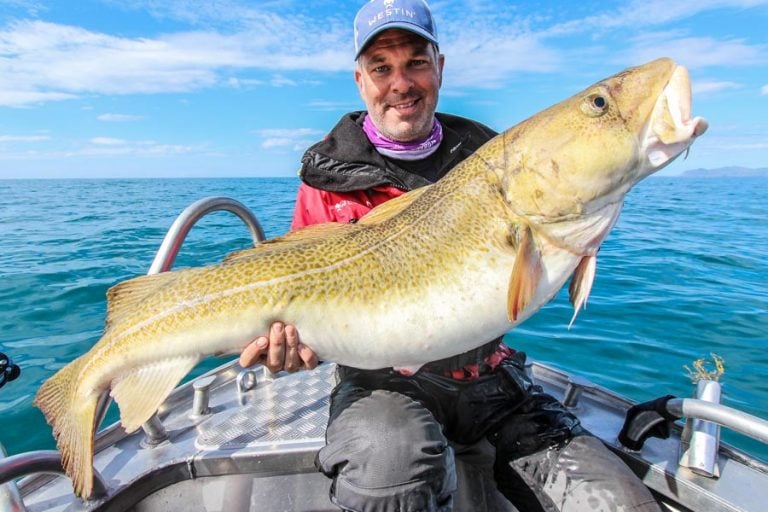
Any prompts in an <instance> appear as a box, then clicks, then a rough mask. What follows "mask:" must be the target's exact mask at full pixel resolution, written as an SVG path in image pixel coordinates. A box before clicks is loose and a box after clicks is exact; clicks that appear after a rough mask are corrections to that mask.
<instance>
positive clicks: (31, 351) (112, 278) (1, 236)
mask: <svg viewBox="0 0 768 512" xmlns="http://www.w3.org/2000/svg"><path fill="white" fill-rule="evenodd" d="M297 186H298V180H297V179H295V178H263V179H259V178H253V179H158V180H151V179H141V180H117V179H115V180H4V181H1V180H0V352H4V353H6V354H7V355H9V356H10V357H11V358H12V359H13V360H14V361H15V362H16V363H17V364H18V365H19V366H20V367H21V368H22V374H21V377H20V378H19V379H17V380H15V381H12V382H9V383H8V384H6V385H5V386H4V387H3V388H0V442H2V443H3V444H4V445H5V447H6V448H7V450H8V451H9V452H10V453H11V454H14V453H19V452H22V451H27V450H38V449H52V448H54V446H55V445H54V441H53V438H52V436H51V430H50V427H48V426H47V425H46V423H45V420H44V419H43V416H42V414H41V413H40V412H39V411H38V410H37V409H36V408H35V407H34V406H33V405H32V399H33V397H34V394H35V392H36V390H37V389H38V387H39V386H40V384H41V383H42V382H43V381H44V380H45V379H47V378H48V377H50V376H51V375H52V374H53V373H54V372H55V371H57V370H58V369H60V368H61V367H62V366H64V365H65V364H66V363H67V362H69V361H71V360H72V359H74V358H75V357H77V356H79V355H80V354H82V353H84V352H85V351H86V350H88V348H90V347H91V346H92V345H93V344H94V343H95V342H96V341H97V340H98V339H99V337H100V334H101V331H102V328H103V324H104V315H105V311H106V300H105V294H106V291H107V289H108V288H109V287H110V286H112V285H114V284H116V283H118V282H120V281H123V280H125V279H129V278H132V277H136V276H138V275H142V274H145V273H146V272H147V270H148V268H149V265H150V264H151V262H152V259H153V257H154V255H155V252H156V251H157V249H158V247H159V246H160V243H161V241H162V239H163V236H164V235H165V232H166V230H167V229H168V227H170V225H171V223H172V222H173V220H174V219H175V217H176V216H177V215H178V214H179V213H180V212H181V211H182V210H183V209H184V208H185V207H186V206H187V205H189V204H191V203H192V202H194V201H196V200H197V199H200V198H202V197H206V196H212V195H223V196H229V197H232V198H235V199H237V200H239V201H241V202H242V203H244V204H245V205H247V206H248V207H250V208H251V209H252V210H253V211H254V212H255V213H256V215H257V216H258V218H259V220H260V221H261V223H262V227H263V228H264V231H265V232H266V235H267V237H273V236H277V235H280V234H282V233H284V232H285V231H286V230H287V229H288V227H289V224H290V218H291V215H292V213H293V204H294V197H295V192H296V188H297ZM250 244H251V239H250V235H249V232H248V230H247V229H246V228H245V227H244V226H243V225H242V223H241V222H240V221H239V219H237V218H236V217H235V216H234V215H232V214H230V213H227V212H217V213H214V214H211V215H210V216H207V217H205V218H204V219H202V220H201V221H200V223H199V224H198V225H197V226H196V227H195V228H194V229H193V230H192V232H191V233H190V235H189V237H188V238H187V240H186V241H185V243H184V245H183V247H182V249H181V252H180V254H179V257H178V258H177V260H176V264H175V267H174V268H180V267H185V266H193V265H205V264H210V263H214V262H217V261H219V260H221V258H223V257H224V256H225V255H226V254H228V253H230V252H232V251H235V250H238V249H242V248H246V247H248V246H249V245H250ZM767 261H768V179H766V178H739V179H736V178H731V179H729V178H722V179H688V178H669V177H653V178H649V179H648V180H646V181H644V182H642V183H641V184H639V185H638V186H637V187H636V188H635V189H634V190H632V191H631V192H630V194H629V195H628V196H627V199H626V203H625V207H624V211H623V213H622V215H621V218H620V219H619V222H618V224H617V225H616V227H615V228H614V230H613V232H612V233H611V235H610V236H609V238H608V240H606V242H605V243H604V244H603V247H602V249H601V251H600V253H599V255H598V266H597V278H596V280H595V284H594V286H593V289H592V295H591V297H590V299H589V304H588V307H587V310H586V311H582V312H581V313H580V314H579V317H578V319H577V320H576V322H575V324H574V326H573V327H572V328H571V329H570V330H569V329H568V328H567V327H568V322H569V321H570V318H571V315H572V308H571V306H570V304H569V303H568V297H567V290H563V291H562V292H561V293H560V294H559V295H558V296H557V297H556V298H555V300H553V301H552V302H551V303H550V304H549V305H547V306H546V307H545V308H543V309H542V310H541V311H540V312H538V313H537V314H536V315H534V317H533V318H531V319H530V320H529V321H527V322H526V323H524V324H523V325H521V326H519V327H517V328H516V329H515V330H513V331H512V332H511V333H510V334H508V335H507V337H506V338H505V340H506V342H507V343H508V344H509V345H510V346H512V347H514V348H516V349H518V350H523V351H525V352H527V353H528V354H529V356H530V357H531V358H534V359H536V360H540V361H542V362H544V363H548V364H551V365H553V366H555V367H558V368H561V369H563V370H566V371H568V372H573V373H576V374H580V375H582V376H584V377H587V378H588V379H590V380H592V381H593V382H594V383H596V384H599V385H602V386H605V387H608V388H610V389H612V390H614V391H616V392H618V393H620V394H622V395H624V396H627V397H630V398H632V399H635V400H638V401H645V400H649V399H652V398H656V397H658V396H662V395H666V394H673V395H676V396H679V397H689V396H691V394H692V393H693V390H694V386H693V385H692V384H691V381H690V379H689V378H688V376H687V371H686V370H685V368H684V367H685V366H688V367H692V366H693V362H694V360H697V359H700V358H707V359H711V358H712V356H711V354H716V355H717V356H719V357H721V358H722V359H723V360H724V361H725V374H724V375H723V376H722V377H721V381H722V383H723V403H725V404H726V405H729V406H732V407H736V408H739V409H741V410H744V411H746V412H749V413H751V414H756V415H759V416H761V417H763V418H768V350H767V349H768V263H766V262H767ZM510 270H511V269H510ZM222 362H224V361H223V360H221V359H213V358H212V359H209V360H207V361H206V362H204V363H203V364H202V366H201V367H199V368H198V369H197V370H196V372H197V374H199V373H200V372H202V371H205V370H206V369H210V368H213V367H215V366H216V365H218V364H221V363H222ZM108 419H109V418H108ZM112 420H114V414H112ZM723 439H724V441H726V442H729V443H731V444H734V445H736V446H737V447H740V448H742V449H745V450H747V451H749V452H750V453H752V454H754V455H757V456H759V457H761V458H763V459H765V460H768V447H766V446H765V445H762V444H760V443H758V442H756V441H752V440H749V439H747V438H745V437H743V436H740V435H737V434H733V433H730V432H728V431H724V432H723Z"/></svg>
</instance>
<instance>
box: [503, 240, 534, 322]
mask: <svg viewBox="0 0 768 512" xmlns="http://www.w3.org/2000/svg"><path fill="white" fill-rule="evenodd" d="M517 238H518V240H517V253H516V255H515V265H514V267H513V268H512V275H511V276H510V278H509V289H508V291H507V317H508V319H509V321H510V322H515V321H516V320H517V318H518V316H519V315H520V312H522V311H523V310H524V309H525V307H526V306H527V305H528V303H529V302H530V301H531V299H533V296H534V294H535V293H536V288H537V287H538V286H539V280H540V279H541V254H540V252H539V249H538V248H537V247H536V242H535V241H534V239H533V232H532V231H531V228H530V227H529V226H526V227H524V228H523V229H521V230H520V231H519V232H518V237H517Z"/></svg>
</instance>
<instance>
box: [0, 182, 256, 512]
mask: <svg viewBox="0 0 768 512" xmlns="http://www.w3.org/2000/svg"><path fill="white" fill-rule="evenodd" d="M217 211H228V212H230V213H233V214H235V215H236V216H237V217H239V218H240V219H241V220H242V221H243V223H244V224H245V225H246V227H247V228H248V230H249V231H250V233H251V238H252V239H253V243H254V245H255V244H257V243H259V242H261V241H263V240H264V239H265V238H266V237H265V236H264V230H263V229H262V227H261V224H260V223H259V220H258V219H257V218H256V216H255V215H254V214H253V212H251V210H250V209H248V207H247V206H245V205H243V204H242V203H241V202H239V201H236V200H234V199H231V198H229V197H223V196H211V197H204V198H202V199H200V200H198V201H195V202H194V203H192V204H191V205H189V206H187V207H186V208H185V209H184V210H183V211H182V212H181V213H180V214H179V216H178V217H177V218H176V220H175V221H174V222H173V224H172V225H171V227H170V228H169V229H168V232H167V233H166V234H165V238H164V239H163V241H162V243H161V244H160V248H159V249H158V251H157V253H156V254H155V258H154V260H153V261H152V265H151V266H150V268H149V271H148V272H147V275H151V274H158V273H160V272H166V271H168V270H170V269H171V267H172V266H173V263H174V261H175V260H176V256H177V255H178V253H179V250H180V249H181V246H182V244H183V243H184V240H185V239H186V237H187V235H188V234H189V231H190V230H191V229H192V227H193V226H194V225H195V224H196V223H197V222H198V221H199V220H200V219H201V218H203V217H204V216H206V215H207V214H209V213H212V212H217ZM109 404H110V400H109V398H108V396H106V395H105V396H104V397H103V399H102V400H101V401H100V403H99V406H98V409H97V413H96V428H97V429H98V426H99V425H100V424H101V422H102V421H103V420H104V416H105V415H106V412H107V409H108V407H109ZM142 428H143V429H144V432H145V434H146V440H145V446H147V447H151V446H156V445H158V444H159V443H160V442H162V441H163V440H165V439H167V433H166V432H165V429H164V427H163V424H162V422H161V421H160V419H159V417H158V416H157V414H155V415H153V416H152V418H150V419H149V420H148V421H147V422H146V423H145V424H144V425H143V426H142ZM35 473H56V474H64V469H63V467H62V464H61V454H60V453H59V452H58V451H55V450H39V451H32V452H26V453H20V454H18V455H13V456H11V457H7V458H3V457H2V454H0V491H2V486H3V485H4V484H5V483H7V482H12V481H14V480H17V479H19V478H21V477H24V476H27V475H31V474H35ZM10 485H11V486H12V487H10V488H9V489H10V491H9V496H10V497H9V499H12V500H14V505H15V507H16V509H17V510H25V509H24V508H23V504H22V503H20V502H18V501H19V500H18V499H16V498H14V496H16V495H17V494H18V493H17V492H15V491H16V488H15V484H10ZM105 495H106V487H105V485H104V481H103V479H102V477H101V474H100V473H99V472H98V471H97V470H96V469H95V468H94V491H93V495H92V496H91V498H92V499H98V498H100V497H103V496H105ZM2 505H3V503H2V502H1V501H0V508H2V507H1V506H2Z"/></svg>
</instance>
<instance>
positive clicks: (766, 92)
mask: <svg viewBox="0 0 768 512" xmlns="http://www.w3.org/2000/svg"><path fill="white" fill-rule="evenodd" d="M760 93H761V94H762V95H763V96H768V84H766V85H764V86H763V87H762V88H761V89H760Z"/></svg>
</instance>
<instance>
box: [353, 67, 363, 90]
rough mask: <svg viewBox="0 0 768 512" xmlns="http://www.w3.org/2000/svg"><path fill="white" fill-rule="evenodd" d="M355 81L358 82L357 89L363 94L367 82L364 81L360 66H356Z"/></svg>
mask: <svg viewBox="0 0 768 512" xmlns="http://www.w3.org/2000/svg"><path fill="white" fill-rule="evenodd" d="M355 83H356V84H357V90H358V91H359V92H360V95H361V96H362V94H363V88H364V87H365V84H364V83H363V72H362V71H360V66H359V65H358V66H355Z"/></svg>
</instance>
